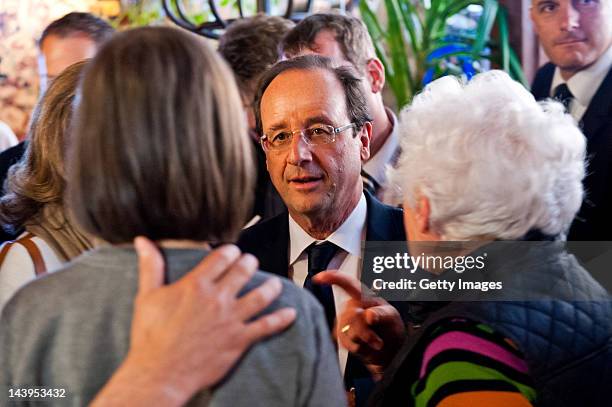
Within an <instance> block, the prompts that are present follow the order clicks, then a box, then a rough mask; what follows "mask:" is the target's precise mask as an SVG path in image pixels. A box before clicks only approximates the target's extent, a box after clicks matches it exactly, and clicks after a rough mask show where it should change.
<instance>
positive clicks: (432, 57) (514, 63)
mask: <svg viewBox="0 0 612 407" xmlns="http://www.w3.org/2000/svg"><path fill="white" fill-rule="evenodd" d="M473 4H475V5H480V6H482V7H483V12H482V15H481V17H480V19H479V21H478V26H477V28H476V30H475V35H474V34H471V35H470V34H468V33H466V34H458V35H457V34H455V35H453V36H449V35H447V32H446V27H447V24H446V23H447V19H448V18H450V17H452V16H454V15H456V14H457V13H459V12H460V11H462V10H463V9H465V8H466V7H467V6H469V5H473ZM384 5H385V10H386V15H387V26H386V27H383V26H382V25H381V23H380V21H379V19H378V18H377V16H376V14H374V12H373V11H372V10H371V9H370V7H369V5H368V3H367V1H365V0H362V1H361V2H359V7H360V11H361V16H362V18H363V21H364V22H365V24H366V26H367V27H368V31H369V32H370V35H371V36H372V39H373V41H374V46H375V48H376V53H377V55H378V57H379V58H380V59H381V61H382V63H383V65H384V66H385V70H386V77H387V83H388V84H389V86H390V88H391V90H392V91H393V94H394V96H395V98H396V101H397V106H398V108H402V107H403V106H405V105H407V104H408V103H410V101H411V100H412V98H413V97H414V95H415V94H416V93H417V92H419V91H420V90H421V89H422V88H423V86H424V85H423V81H424V79H425V78H427V79H436V78H438V77H440V76H444V75H449V74H450V75H462V74H464V71H463V69H462V66H461V63H460V59H461V57H467V58H469V59H470V60H473V61H475V63H474V64H473V66H474V68H476V71H479V70H482V68H481V66H480V65H479V63H478V61H482V60H489V61H491V63H492V64H493V65H494V66H495V67H496V68H499V69H503V70H505V71H507V72H508V73H509V74H510V75H511V76H512V77H513V78H514V79H516V80H518V81H520V82H522V83H523V84H526V83H527V81H526V79H525V76H524V74H523V71H522V69H521V65H520V61H519V59H518V57H517V55H516V54H515V52H514V51H513V50H512V48H511V47H510V40H509V33H508V20H507V14H506V10H505V9H504V8H503V7H502V6H500V5H499V2H498V1H497V0H429V1H427V0H384ZM494 26H496V27H497V31H498V35H497V38H496V39H495V40H494V39H492V38H491V32H492V30H493V27H494ZM458 60H459V61H458Z"/></svg>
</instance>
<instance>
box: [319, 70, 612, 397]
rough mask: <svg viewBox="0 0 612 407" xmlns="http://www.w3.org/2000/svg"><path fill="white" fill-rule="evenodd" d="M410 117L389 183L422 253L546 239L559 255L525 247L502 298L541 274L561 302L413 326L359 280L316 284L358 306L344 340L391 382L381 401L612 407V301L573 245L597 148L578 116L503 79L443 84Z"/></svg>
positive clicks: (510, 266) (450, 308)
mask: <svg viewBox="0 0 612 407" xmlns="http://www.w3.org/2000/svg"><path fill="white" fill-rule="evenodd" d="M400 121H401V126H400V134H401V137H402V145H401V146H402V156H401V158H400V160H399V163H398V165H397V167H396V168H395V169H394V170H392V171H391V174H390V176H391V177H390V178H391V180H392V181H394V182H395V184H396V185H397V187H398V190H399V191H401V195H402V201H403V204H404V222H405V228H406V232H407V235H408V239H409V243H408V246H409V250H410V251H411V253H419V254H420V253H421V252H422V251H423V247H426V246H424V245H422V244H421V245H419V243H420V242H428V243H429V244H431V243H432V242H450V241H461V242H463V246H464V247H470V250H475V251H476V252H477V251H478V250H482V249H483V248H487V247H489V248H491V247H496V246H495V244H498V243H499V241H523V242H524V241H529V240H547V241H550V242H551V245H550V247H548V248H547V249H545V250H530V249H528V250H520V251H516V250H515V251H513V252H512V253H513V256H511V257H510V258H508V257H505V258H503V262H501V263H499V264H498V265H499V266H500V270H502V274H505V275H506V276H509V277H511V278H509V279H508V281H507V284H509V286H507V287H506V286H504V289H508V290H510V291H509V292H514V293H516V292H518V293H521V292H522V291H525V290H529V289H530V287H529V284H532V281H533V280H535V279H536V278H537V279H539V281H540V282H542V281H543V282H544V284H543V286H544V287H539V288H540V292H545V293H546V294H548V295H549V297H548V299H546V300H540V299H537V298H527V297H526V298H527V299H529V300H521V301H519V300H513V301H493V300H487V301H465V300H463V301H462V300H461V299H462V298H461V297H460V298H455V299H454V300H453V301H448V302H444V303H440V302H437V303H435V304H434V303H430V304H429V307H428V308H429V309H430V310H431V309H432V308H433V310H431V311H430V312H428V313H427V314H426V316H425V318H423V320H421V321H419V324H418V325H414V326H408V327H405V326H404V325H403V324H402V322H401V319H400V318H399V315H398V313H397V311H396V310H395V309H394V308H393V307H391V306H390V305H388V303H386V302H385V301H384V300H382V299H380V298H374V299H373V298H362V297H361V295H360V293H361V291H360V290H361V286H360V283H359V282H357V281H356V280H350V279H348V278H346V277H345V276H342V275H340V274H338V273H334V272H325V273H322V274H321V275H320V276H317V281H318V282H319V283H327V284H330V283H331V284H336V285H339V286H340V287H342V288H344V289H345V290H346V291H347V292H349V293H350V294H351V295H352V297H353V300H352V301H350V302H349V304H348V306H347V307H346V308H345V310H344V311H343V312H342V314H341V315H340V316H339V317H338V321H337V326H338V327H342V328H341V329H340V330H339V332H338V339H339V342H340V343H341V344H342V345H343V346H345V347H346V348H347V349H349V350H350V351H351V352H355V353H357V354H358V355H360V356H361V357H362V358H363V359H364V360H365V362H366V363H367V364H369V367H370V368H371V370H372V371H373V372H374V373H376V374H379V377H380V378H381V382H380V383H379V388H378V391H377V392H375V394H374V396H373V398H372V399H371V404H372V405H376V406H388V405H400V404H401V405H404V406H405V405H415V406H463V405H471V406H480V405H482V406H485V405H486V406H493V405H495V406H498V405H499V406H501V405H503V406H528V405H532V404H537V405H555V406H558V405H568V406H569V405H589V406H594V405H600V404H601V405H603V403H604V402H605V399H604V397H603V393H604V391H605V390H606V389H605V388H604V386H603V384H604V383H608V384H609V383H612V378H611V377H609V376H611V375H612V373H610V372H611V370H610V369H609V366H610V364H611V363H612V356H611V355H612V339H611V337H612V334H611V321H612V308H611V304H612V303H611V302H610V301H609V296H608V294H607V293H606V291H605V290H604V289H603V288H602V287H601V286H599V284H597V283H596V282H595V281H594V280H593V279H592V278H591V277H590V275H589V274H588V273H587V272H586V271H585V270H584V269H583V268H582V267H581V265H580V264H579V263H578V261H577V260H576V259H575V258H574V257H573V256H572V255H570V254H568V253H567V252H566V251H565V249H564V244H563V240H564V234H565V232H566V231H567V229H568V227H569V225H570V223H571V222H572V219H573V218H574V216H575V215H576V212H577V211H578V209H579V207H580V204H581V201H582V198H583V189H582V183H581V181H582V178H583V177H584V174H585V139H584V136H583V135H582V133H581V132H580V130H579V128H578V127H577V126H576V124H575V123H574V121H573V120H572V118H571V116H569V115H567V114H565V113H564V110H563V106H562V105H561V104H560V103H557V102H554V101H548V102H543V103H538V102H536V101H535V99H534V98H533V97H532V96H531V94H530V93H529V92H528V91H527V90H525V89H524V88H523V87H522V86H521V85H520V84H518V83H516V82H514V81H512V80H511V79H510V77H509V76H508V75H507V74H505V73H503V72H499V71H493V72H488V73H484V74H480V75H477V76H476V77H474V78H473V80H472V81H470V82H469V83H463V82H462V81H460V80H457V79H456V78H451V77H445V78H442V79H439V80H437V81H435V82H433V83H432V84H430V85H429V86H428V87H427V88H426V89H425V90H424V92H423V93H421V94H420V95H418V96H417V97H415V99H414V101H413V103H412V105H411V106H409V107H408V108H407V109H405V110H404V111H403V112H402V115H401V120H400ZM504 243H508V242H504ZM557 243H559V244H557ZM471 253H474V251H472V252H471ZM462 254H465V252H464V253H462ZM506 263H507V264H506ZM426 271H429V272H431V273H434V272H435V273H439V272H440V271H439V270H426ZM498 271H499V270H498ZM423 273H424V274H427V275H429V276H433V274H430V273H426V272H423ZM512 277H517V278H512ZM532 278H533V280H532ZM576 287H579V289H576ZM542 288H543V291H542ZM491 298H493V297H491ZM594 299H595V300H594ZM415 305H416V304H415ZM414 309H416V307H415V308H414ZM401 341H403V345H397V344H398V343H402V342H401ZM606 366H608V368H607V367H606ZM606 372H607V373H606Z"/></svg>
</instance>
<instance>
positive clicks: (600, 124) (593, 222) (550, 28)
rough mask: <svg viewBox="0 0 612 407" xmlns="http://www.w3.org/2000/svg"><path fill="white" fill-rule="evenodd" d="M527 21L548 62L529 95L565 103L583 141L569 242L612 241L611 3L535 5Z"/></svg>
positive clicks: (544, 0)
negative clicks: (579, 196)
mask: <svg viewBox="0 0 612 407" xmlns="http://www.w3.org/2000/svg"><path fill="white" fill-rule="evenodd" d="M531 19H532V21H533V23H534V26H535V30H536V33H537V34H538V37H539V39H540V42H541V44H542V47H543V48H544V51H545V52H546V54H547V56H548V58H549V59H550V60H551V63H548V64H546V65H544V66H543V67H542V68H540V70H539V71H538V72H537V74H536V78H535V80H534V82H533V85H532V93H533V94H534V96H535V97H536V98H537V99H546V98H549V97H555V98H557V99H558V100H560V101H561V102H563V103H564V104H565V106H566V108H567V109H568V112H569V113H570V114H571V115H572V116H573V117H574V118H575V119H576V121H577V122H579V123H580V125H581V128H582V130H583V132H584V135H585V136H586V138H587V157H588V167H587V176H586V178H585V180H584V187H585V199H584V202H583V205H582V208H581V209H580V212H579V213H578V215H577V217H576V219H575V220H574V222H573V224H572V226H571V229H570V232H569V235H568V240H612V214H610V208H612V166H611V165H610V158H611V157H612V23H611V22H612V1H611V0H600V1H591V2H580V1H573V0H554V1H550V0H533V1H532V7H531Z"/></svg>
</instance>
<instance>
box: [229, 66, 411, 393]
mask: <svg viewBox="0 0 612 407" xmlns="http://www.w3.org/2000/svg"><path fill="white" fill-rule="evenodd" d="M360 82H361V81H360V79H359V78H358V77H357V76H356V74H355V73H354V70H353V69H352V68H351V67H350V66H342V67H334V65H333V63H332V62H331V60H329V59H328V58H324V57H321V56H318V55H316V56H315V55H310V56H302V57H298V58H295V59H291V60H287V61H283V62H280V63H278V64H277V65H275V66H274V67H272V68H271V69H270V70H269V71H268V72H266V74H264V76H263V78H262V79H261V81H260V88H259V90H258V93H257V95H256V98H255V115H256V120H257V128H258V130H259V131H260V133H261V134H263V137H262V146H263V148H264V150H265V152H266V163H267V168H268V171H269V173H270V177H271V179H272V183H273V184H274V186H275V187H276V189H277V190H278V192H279V193H280V196H281V197H282V199H283V201H284V202H285V204H286V205H287V208H288V211H289V214H282V215H278V216H276V217H273V218H271V219H269V220H267V221H265V222H262V223H260V224H257V225H255V226H253V227H251V228H249V229H247V230H245V231H244V232H243V233H242V235H241V237H240V239H239V241H238V245H239V246H240V247H241V249H242V250H244V251H245V252H250V253H252V254H254V255H255V256H256V257H257V258H258V259H259V261H260V266H261V268H262V270H266V271H268V272H272V273H275V274H278V275H281V276H284V277H288V278H290V279H292V280H293V281H294V282H295V283H296V284H298V285H299V286H303V287H305V288H306V289H308V290H310V291H311V292H312V293H313V294H314V295H315V296H316V297H317V298H318V299H319V301H320V302H321V304H322V305H323V307H324V309H325V312H326V316H327V319H328V324H329V325H330V327H332V328H333V324H334V319H335V314H336V310H339V309H342V307H343V305H344V304H345V303H346V301H348V296H347V295H346V294H345V293H344V292H342V291H341V290H333V291H332V289H331V288H330V287H329V286H317V285H316V284H313V283H312V278H313V277H314V275H316V274H317V273H318V272H320V271H322V270H324V269H330V268H333V269H338V272H339V273H344V274H347V275H350V276H353V277H355V278H359V272H360V268H361V266H362V264H361V263H362V257H363V256H362V243H363V241H393V240H395V241H397V240H400V241H402V240H405V239H406V236H405V233H404V230H403V228H402V211H401V210H400V209H397V208H392V207H390V206H386V205H383V204H382V203H380V202H379V201H378V200H376V198H374V197H373V196H372V195H371V194H370V193H369V192H367V191H365V192H364V189H363V182H362V179H361V176H360V173H361V163H362V161H365V160H367V159H368V158H369V156H370V138H371V134H372V124H371V123H370V116H369V113H368V110H367V104H366V99H365V96H364V91H363V86H362V84H361V83H360ZM339 358H340V364H341V367H342V370H343V371H344V373H345V384H346V385H347V388H348V389H349V390H350V389H355V390H354V391H355V392H356V396H357V399H358V400H357V401H358V404H361V403H362V402H363V401H365V399H366V398H367V395H368V393H369V390H370V387H369V386H370V385H371V384H372V382H371V379H370V375H369V373H368V371H367V370H366V369H365V367H364V366H363V365H361V364H360V363H359V362H358V361H357V359H356V358H353V357H350V356H348V351H347V350H346V349H344V348H340V349H339Z"/></svg>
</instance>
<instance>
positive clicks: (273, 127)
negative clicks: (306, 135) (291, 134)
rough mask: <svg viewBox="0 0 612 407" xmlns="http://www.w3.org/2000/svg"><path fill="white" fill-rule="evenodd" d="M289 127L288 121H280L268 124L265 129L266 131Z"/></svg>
mask: <svg viewBox="0 0 612 407" xmlns="http://www.w3.org/2000/svg"><path fill="white" fill-rule="evenodd" d="M286 128H287V123H286V122H284V121H283V122H280V123H274V124H273V125H271V126H268V127H267V128H266V129H265V130H266V132H271V131H276V130H283V129H286Z"/></svg>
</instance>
